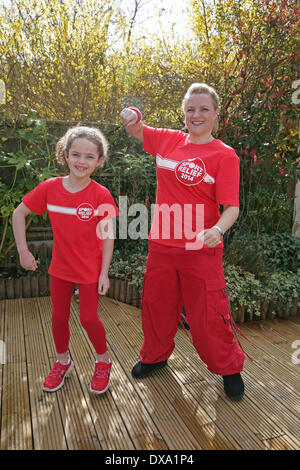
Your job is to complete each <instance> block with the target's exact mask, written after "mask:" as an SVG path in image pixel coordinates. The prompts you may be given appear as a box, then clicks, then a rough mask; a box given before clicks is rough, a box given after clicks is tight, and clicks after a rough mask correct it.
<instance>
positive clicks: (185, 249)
mask: <svg viewBox="0 0 300 470" xmlns="http://www.w3.org/2000/svg"><path fill="white" fill-rule="evenodd" d="M182 108H183V111H184V114H185V123H186V127H187V129H188V133H184V132H182V131H178V130H168V129H156V128H152V127H149V126H146V125H145V124H143V122H142V120H141V118H142V116H141V113H140V111H139V110H138V109H137V108H133V107H130V108H125V109H124V110H123V111H122V112H121V118H122V120H123V123H124V125H125V128H126V130H127V131H128V133H129V134H130V135H132V136H133V137H135V138H137V139H138V140H140V141H141V142H143V149H144V150H145V151H146V152H149V153H150V154H152V155H153V156H154V157H155V158H156V167H157V196H156V206H155V208H156V209H155V214H154V219H153V223H152V227H151V232H150V235H149V254H148V260H147V267H146V273H145V277H144V288H143V302H142V324H143V332H144V342H143V345H142V348H141V352H140V361H139V362H138V363H137V364H136V365H135V366H134V368H133V370H132V375H133V377H135V378H143V377H146V376H148V375H150V374H151V373H153V372H154V371H156V370H157V369H159V368H161V367H164V366H165V365H166V364H167V359H168V357H169V356H170V355H171V354H172V351H173V349H174V347H175V343H174V337H175V335H176V331H177V325H178V322H179V320H180V317H181V312H182V306H183V304H184V306H185V312H186V316H187V321H188V324H189V326H190V332H191V335H192V339H193V344H194V346H195V348H196V350H197V352H198V354H199V356H200V357H201V359H202V360H203V361H204V362H205V363H206V364H207V367H208V369H209V370H210V371H211V372H213V373H215V374H219V375H222V376H223V380H224V389H225V392H226V394H227V395H228V396H229V397H230V398H231V399H233V400H239V399H241V398H242V396H243V394H244V384H243V380H242V378H241V375H240V372H241V371H242V369H243V362H244V353H243V351H242V350H241V349H240V348H239V347H238V345H237V344H236V342H235V341H234V334H233V331H232V327H231V325H232V319H231V315H230V304H229V299H228V296H227V293H226V289H225V278H224V271H223V264H222V254H223V242H222V237H223V235H224V233H225V232H226V231H227V230H228V229H229V228H230V227H231V226H232V225H233V224H234V222H235V221H236V219H237V218H238V214H239V159H238V157H237V155H236V153H235V152H234V150H233V149H232V148H231V147H229V146H227V145H225V144H224V143H223V142H221V141H220V140H218V139H215V138H214V137H213V135H212V133H213V129H214V126H215V124H216V122H217V118H218V108H219V99H218V95H217V93H216V91H215V90H214V89H213V88H212V87H210V86H208V85H206V84H201V83H194V84H193V85H191V87H190V88H189V89H188V91H187V93H186V95H185V97H184V99H183V102H182ZM220 205H222V206H223V211H222V215H221V214H220V212H219V206H220ZM162 208H163V210H162ZM167 208H169V209H170V210H169V213H168V214H167V210H166V209H167ZM166 216H168V221H170V225H169V227H168V226H167V224H166ZM199 232H200V233H199Z"/></svg>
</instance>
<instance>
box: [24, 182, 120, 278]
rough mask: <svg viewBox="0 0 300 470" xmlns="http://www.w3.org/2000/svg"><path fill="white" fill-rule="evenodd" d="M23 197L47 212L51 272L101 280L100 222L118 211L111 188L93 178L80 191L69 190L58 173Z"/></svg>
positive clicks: (32, 206)
mask: <svg viewBox="0 0 300 470" xmlns="http://www.w3.org/2000/svg"><path fill="white" fill-rule="evenodd" d="M22 200H23V203H24V204H25V206H26V207H28V209H30V210H31V211H32V212H34V213H35V214H42V213H43V212H45V211H46V212H47V213H48V216H49V219H50V222H51V226H52V231H53V249H52V259H51V263H50V266H49V271H48V272H49V274H51V275H52V276H55V277H58V278H60V279H65V280H67V281H72V282H77V283H81V284H92V283H95V282H98V278H99V274H100V271H101V263H102V240H101V239H100V238H99V237H98V236H97V228H98V229H99V227H98V224H99V222H100V221H101V220H103V219H109V218H113V217H116V216H118V215H119V213H118V209H117V207H116V204H115V202H114V200H113V197H112V196H111V194H110V192H109V190H108V189H107V188H105V187H104V186H102V185H100V184H99V183H97V182H96V181H94V180H91V181H90V183H89V184H88V186H87V187H85V188H84V189H82V190H81V191H78V192H76V193H70V192H69V191H67V190H66V189H65V188H64V186H63V183H62V177H58V178H50V179H48V180H46V181H43V182H42V183H40V184H39V185H38V186H37V187H36V188H34V189H33V190H32V191H31V192H30V193H28V194H27V195H26V196H24V197H23V199H22Z"/></svg>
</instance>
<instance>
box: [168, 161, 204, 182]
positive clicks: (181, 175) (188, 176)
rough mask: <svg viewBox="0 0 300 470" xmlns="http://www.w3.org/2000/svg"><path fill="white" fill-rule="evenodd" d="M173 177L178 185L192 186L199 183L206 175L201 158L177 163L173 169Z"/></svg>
mask: <svg viewBox="0 0 300 470" xmlns="http://www.w3.org/2000/svg"><path fill="white" fill-rule="evenodd" d="M175 175H176V178H177V179H178V181H180V183H183V184H185V185H187V186H194V185H196V184H199V183H201V181H202V180H203V178H204V176H205V175H206V169H205V165H204V163H203V161H202V160H201V158H199V157H197V158H189V159H188V160H183V161H182V162H179V163H178V165H177V166H176V168H175Z"/></svg>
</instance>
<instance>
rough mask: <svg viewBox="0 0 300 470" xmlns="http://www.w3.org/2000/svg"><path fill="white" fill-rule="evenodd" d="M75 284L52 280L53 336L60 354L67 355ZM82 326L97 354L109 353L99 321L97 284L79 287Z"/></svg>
mask: <svg viewBox="0 0 300 470" xmlns="http://www.w3.org/2000/svg"><path fill="white" fill-rule="evenodd" d="M73 288H74V282H70V281H65V280H64V279H58V278H57V277H53V276H51V299H52V333H53V339H54V343H55V347H56V352H57V353H58V354H63V353H65V352H67V351H68V347H69V340H70V328H69V318H70V304H71V297H72V293H73ZM78 289H79V309H80V323H81V325H82V326H83V328H84V329H85V330H86V332H87V334H88V337H89V338H90V340H91V342H92V344H93V346H94V348H95V350H96V353H97V354H104V353H105V352H106V351H107V344H106V334H105V329H104V326H103V324H102V322H101V321H100V320H99V317H98V313H97V308H98V299H99V294H98V284H97V283H95V284H78Z"/></svg>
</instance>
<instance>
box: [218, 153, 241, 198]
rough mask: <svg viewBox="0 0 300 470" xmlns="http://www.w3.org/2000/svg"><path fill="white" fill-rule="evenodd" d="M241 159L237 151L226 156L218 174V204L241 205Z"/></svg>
mask: <svg viewBox="0 0 300 470" xmlns="http://www.w3.org/2000/svg"><path fill="white" fill-rule="evenodd" d="M239 182H240V160H239V158H238V156H237V155H236V153H235V152H233V153H232V154H231V155H229V156H226V157H224V158H223V159H222V160H221V162H220V165H219V168H218V172H217V175H216V201H217V203H218V204H222V205H228V206H239Z"/></svg>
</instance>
